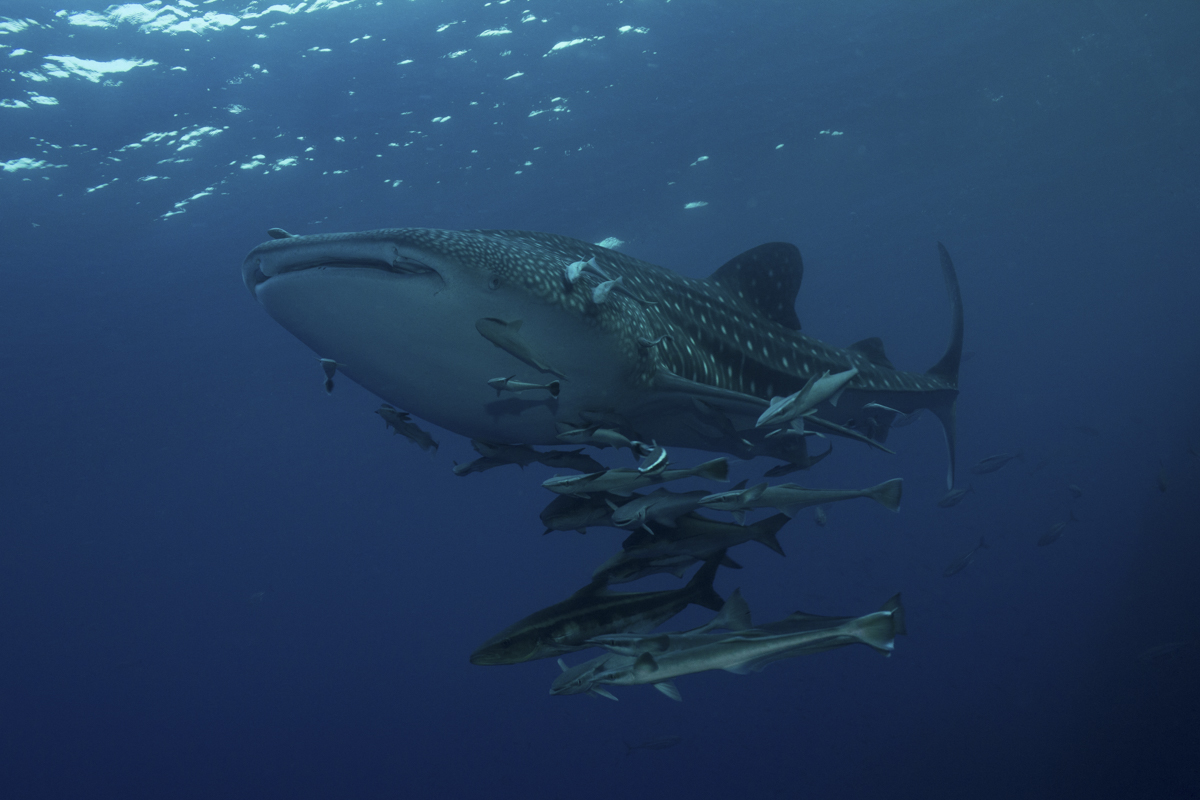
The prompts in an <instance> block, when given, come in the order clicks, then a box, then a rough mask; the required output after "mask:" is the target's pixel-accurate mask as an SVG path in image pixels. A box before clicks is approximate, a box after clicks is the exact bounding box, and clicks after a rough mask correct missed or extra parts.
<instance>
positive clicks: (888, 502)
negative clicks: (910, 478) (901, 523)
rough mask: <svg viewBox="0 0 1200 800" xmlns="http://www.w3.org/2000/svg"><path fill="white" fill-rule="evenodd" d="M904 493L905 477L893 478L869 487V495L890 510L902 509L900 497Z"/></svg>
mask: <svg viewBox="0 0 1200 800" xmlns="http://www.w3.org/2000/svg"><path fill="white" fill-rule="evenodd" d="M903 493H904V479H903V478H892V479H891V480H890V481H884V482H883V483H881V484H879V485H878V486H872V487H871V488H870V489H867V496H868V497H870V498H871V499H872V500H874V501H875V502H876V503H879V505H881V506H883V507H884V508H886V509H887V510H888V511H899V510H900V497H901V495H902V494H903Z"/></svg>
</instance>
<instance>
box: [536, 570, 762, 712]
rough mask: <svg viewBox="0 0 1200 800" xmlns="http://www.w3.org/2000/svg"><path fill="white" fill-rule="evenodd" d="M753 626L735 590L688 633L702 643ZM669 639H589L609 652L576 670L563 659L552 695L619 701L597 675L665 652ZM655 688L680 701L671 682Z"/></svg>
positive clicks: (624, 635)
mask: <svg viewBox="0 0 1200 800" xmlns="http://www.w3.org/2000/svg"><path fill="white" fill-rule="evenodd" d="M752 624H753V623H752V622H751V620H750V606H748V605H747V604H746V601H745V600H744V599H743V598H742V593H741V591H740V590H739V589H734V590H733V592H731V593H730V595H729V599H728V600H726V601H725V605H723V606H721V610H720V611H719V612H718V613H717V616H715V617H713V619H712V620H711V621H710V622H708V623H707V624H705V625H701V626H700V627H698V628H693V629H692V630H690V631H686V632H685V633H688V634H694V635H696V637H697V638H696V639H695V641H700V638H699V637H701V636H702V635H703V634H706V633H711V632H712V631H715V630H731V631H740V630H746V629H747V628H750V627H752ZM667 636H668V634H657V635H655V634H640V633H610V634H606V635H604V636H598V637H596V638H595V639H589V640H588V644H589V645H596V646H599V647H604V648H608V649H609V652H607V653H604V654H603V655H600V656H597V657H596V658H593V659H590V660H588V661H585V662H583V663H582V664H577V665H575V666H574V667H568V666H567V665H566V664H565V663H564V662H563V660H562V659H561V658H560V659H559V660H558V666H559V667H560V668H561V669H562V674H561V675H559V676H558V677H557V678H555V679H554V683H553V685H552V686H551V687H550V694H590V695H594V696H599V697H607V698H608V699H609V700H616V699H617V698H616V697H615V696H614V695H613V694H612V693H611V692H608V691H606V690H604V689H603V688H601V686H600V685H599V684H598V683H596V675H597V674H599V673H600V672H602V671H604V670H605V669H606V668H611V667H616V666H618V665H619V666H628V665H630V664H632V663H633V662H634V661H635V660H636V658H637V656H639V655H641V654H642V653H644V652H647V651H649V652H665V651H666V649H667V646H663V647H661V648H660V647H658V646H657V645H658V644H660V643H662V642H664V641H666V640H667ZM676 640H678V637H677V638H676ZM689 641H692V640H689ZM668 644H669V642H668ZM654 688H656V689H658V690H659V691H661V692H662V693H663V694H665V695H666V696H667V697H670V698H671V699H672V700H679V699H680V697H679V692H678V691H677V690H676V689H675V686H674V684H672V683H669V682H666V683H660V684H656V685H655V687H654Z"/></svg>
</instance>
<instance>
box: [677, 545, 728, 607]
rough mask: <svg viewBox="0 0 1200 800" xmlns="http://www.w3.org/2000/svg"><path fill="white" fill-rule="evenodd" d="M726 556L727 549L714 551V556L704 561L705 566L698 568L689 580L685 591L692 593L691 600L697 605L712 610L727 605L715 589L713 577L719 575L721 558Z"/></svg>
mask: <svg viewBox="0 0 1200 800" xmlns="http://www.w3.org/2000/svg"><path fill="white" fill-rule="evenodd" d="M724 557H725V551H724V550H721V551H720V552H717V553H714V554H713V556H712V557H711V558H710V559H709V560H708V561H705V562H704V566H703V567H701V568H700V569H698V570H696V574H695V575H693V576H692V579H691V580H690V581H688V584H687V586H686V587H684V591H685V592H688V593H689V594H690V595H691V600H690V601H689V602H692V603H695V604H696V605H700V606H704V607H705V608H707V609H710V610H712V611H720V610H721V609H722V608H723V607H724V606H725V601H724V600H722V599H721V595H719V594H717V592H716V590H714V589H713V578H715V577H716V576H717V570H718V569H720V567H721V559H723V558H724Z"/></svg>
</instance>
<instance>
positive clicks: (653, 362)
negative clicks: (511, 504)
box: [242, 228, 963, 484]
mask: <svg viewBox="0 0 1200 800" xmlns="http://www.w3.org/2000/svg"><path fill="white" fill-rule="evenodd" d="M272 235H275V236H278V238H276V239H274V240H272V241H268V242H266V243H264V244H261V245H259V246H258V247H256V248H254V250H253V251H251V253H250V255H249V256H247V258H246V260H245V262H244V264H243V266H242V273H243V278H244V280H245V283H246V286H247V287H248V288H249V289H250V291H251V292H252V293H253V294H254V295H255V297H256V298H257V299H258V300H259V302H260V303H262V305H263V307H264V308H266V310H267V313H269V314H270V315H271V316H272V317H273V318H274V319H275V320H276V321H278V322H279V323H280V324H281V325H283V326H284V327H285V328H286V329H287V330H289V331H291V332H292V333H293V334H295V335H296V336H297V337H298V338H299V339H300V340H301V341H303V342H304V343H305V344H307V345H308V346H309V347H311V348H312V349H313V350H314V351H316V352H317V354H318V355H319V356H321V357H325V358H330V359H334V360H336V361H337V363H338V365H339V369H340V370H341V371H342V372H344V373H345V374H346V375H348V376H349V377H350V378H351V379H352V380H354V381H356V382H358V383H359V384H361V385H362V386H364V387H366V388H367V389H368V390H370V391H372V392H374V393H375V394H377V395H379V396H380V397H381V398H383V399H384V400H386V401H388V402H389V403H392V404H394V405H396V406H398V407H400V408H403V409H404V410H406V411H409V412H411V413H412V414H415V415H416V416H419V417H422V418H424V419H426V420H428V421H430V422H432V423H434V424H437V425H440V426H441V427H443V428H446V429H448V430H450V431H453V432H456V433H460V434H462V435H465V436H470V437H472V438H474V439H478V440H481V441H486V442H496V443H509V444H518V443H519V444H533V445H550V444H561V441H560V440H559V439H558V438H557V435H558V433H559V432H560V431H561V430H562V429H563V428H565V427H586V426H588V425H602V426H605V427H612V428H616V429H618V430H620V431H622V432H623V433H625V434H627V435H629V436H630V437H631V438H637V439H639V440H641V441H657V442H658V443H659V444H661V445H663V446H666V447H671V446H680V447H693V448H698V449H702V450H711V451H716V452H723V453H729V454H732V455H735V456H739V457H742V458H750V457H754V456H756V455H769V456H774V457H777V458H780V459H783V460H784V461H791V462H794V463H797V464H800V465H806V463H807V451H806V450H805V445H804V442H805V441H806V438H805V437H803V436H799V435H792V434H789V435H782V436H780V435H771V436H769V435H768V433H769V432H770V431H769V430H768V429H763V428H755V421H756V419H757V418H758V416H759V415H760V414H762V412H763V410H764V409H766V408H767V405H768V401H769V399H770V398H771V397H773V396H785V395H789V394H791V393H793V392H796V391H798V390H799V389H801V388H802V387H803V386H804V384H805V382H806V381H807V380H808V379H809V378H810V377H811V376H813V375H814V374H821V373H823V372H825V371H826V370H828V371H831V372H841V371H844V370H848V369H851V368H855V367H856V368H857V369H858V374H857V375H855V376H854V378H853V379H852V380H851V381H850V383H849V384H848V386H847V387H846V390H845V392H844V393H843V394H842V395H841V397H840V398H839V399H838V402H837V405H836V406H834V405H832V404H830V403H825V404H823V405H822V406H820V407H819V408H818V409H817V416H818V417H819V418H820V419H823V420H826V421H828V422H830V423H834V424H836V425H840V426H842V427H843V428H844V429H848V430H845V431H844V433H847V434H852V435H854V436H855V437H856V438H864V439H870V440H872V441H874V442H882V441H884V440H885V439H886V437H887V433H888V428H889V426H890V424H891V422H892V421H893V420H894V419H895V418H896V416H897V415H898V414H911V413H913V412H915V411H917V410H919V409H923V408H924V409H929V410H931V411H932V412H933V413H934V414H936V415H937V417H938V418H939V419H940V420H941V422H942V425H943V427H944V429H945V432H946V441H947V444H948V447H949V452H950V470H949V475H948V481H947V482H948V484H952V483H953V474H954V438H955V423H954V407H955V400H956V398H957V396H958V366H959V361H960V359H961V355H962V331H963V322H962V301H961V297H960V295H959V289H958V281H957V278H956V276H955V272H954V266H953V264H952V263H951V261H950V256H949V254H948V253H947V252H946V249H945V248H944V247H942V246H941V245H940V244H939V245H938V248H939V252H940V255H941V265H942V270H943V274H944V277H945V280H946V288H947V291H948V293H949V295H950V303H951V317H952V324H951V338H950V344H949V346H948V347H947V349H946V352H945V354H944V355H943V356H942V358H941V360H939V361H938V362H937V364H935V365H934V366H933V367H932V368H930V369H929V370H927V371H926V372H904V371H900V370H897V369H895V368H894V367H893V366H892V364H891V362H890V361H889V360H888V358H887V356H886V355H885V353H884V349H883V344H882V342H881V341H880V340H879V339H877V338H872V339H866V340H864V341H862V342H858V343H855V344H853V345H851V346H849V347H845V348H839V347H834V346H832V345H828V344H825V343H824V342H821V341H819V340H817V339H814V338H813V337H811V336H807V335H805V334H804V333H801V332H800V322H799V320H798V319H797V317H796V310H795V301H796V294H797V292H798V291H799V289H800V282H801V279H802V277H803V264H802V262H801V259H800V253H799V251H798V250H797V249H796V248H795V247H794V246H793V245H790V244H783V243H771V244H764V245H761V246H759V247H756V248H754V249H752V250H749V251H747V252H745V253H743V254H742V255H740V256H738V257H736V258H734V259H733V260H731V261H729V262H728V263H726V264H725V265H724V266H722V267H721V268H720V269H718V270H717V271H716V272H714V273H713V274H712V275H711V276H710V277H709V278H708V279H705V280H697V279H692V278H686V277H684V276H682V275H679V274H676V273H674V272H671V271H669V270H666V269H663V268H661V267H657V266H655V265H653V264H648V263H646V262H644V261H639V260H638V259H636V258H633V257H631V256H628V255H625V254H623V253H619V252H616V251H614V250H610V249H607V248H604V247H600V246H597V245H592V244H588V243H586V242H582V241H578V240H576V239H571V238H568V237H565V236H557V235H554V234H547V233H533V232H526V231H486V230H473V231H449V230H435V229H425V228H397V229H388V230H376V231H364V232H361V233H344V234H322V235H315V236H290V235H288V234H286V233H283V232H282V231H273V232H272ZM593 258H594V259H595V262H594V264H595V267H597V268H598V269H592V270H584V271H583V272H582V275H581V276H580V277H579V279H578V280H577V281H576V282H574V283H572V282H571V281H569V280H567V279H566V277H565V275H566V267H567V265H568V264H572V263H574V262H577V261H588V260H589V259H593ZM593 273H596V274H593ZM605 278H608V279H617V278H619V279H620V283H619V290H617V291H610V292H608V294H607V297H606V299H604V301H603V302H600V303H597V302H596V301H595V296H594V291H593V290H594V288H595V286H597V285H598V284H599V283H600V282H601V281H603V280H605ZM600 294H601V295H603V292H601V293H600ZM477 323H478V324H477ZM481 334H482V335H481ZM485 337H486V338H485ZM503 337H508V339H507V341H505V340H504V339H503ZM498 340H500V341H498ZM549 372H553V373H555V374H558V375H561V376H563V378H562V380H561V381H560V384H561V389H560V392H559V395H558V396H557V397H543V396H538V395H540V394H541V393H536V392H535V393H529V394H522V395H519V396H516V397H505V398H501V399H497V397H496V392H495V391H494V390H493V388H492V387H490V386H489V385H488V380H490V379H493V378H497V377H504V378H507V377H509V376H514V377H515V378H517V379H519V380H522V381H529V382H534V383H544V382H545V381H546V380H547V373H549ZM810 427H811V426H810ZM828 430H829V429H828V428H827V429H826V431H828ZM835 432H836V429H835Z"/></svg>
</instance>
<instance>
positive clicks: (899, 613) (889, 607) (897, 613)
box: [880, 592, 908, 636]
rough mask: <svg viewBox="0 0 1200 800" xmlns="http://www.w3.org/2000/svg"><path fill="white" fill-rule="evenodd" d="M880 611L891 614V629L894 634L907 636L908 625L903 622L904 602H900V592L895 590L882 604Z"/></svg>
mask: <svg viewBox="0 0 1200 800" xmlns="http://www.w3.org/2000/svg"><path fill="white" fill-rule="evenodd" d="M880 610H881V611H890V612H891V614H892V629H893V633H895V635H896V636H907V635H908V627H907V626H906V625H905V624H904V604H903V603H901V602H900V593H899V592H896V593H895V594H894V595H892V596H891V597H889V598H888V601H887V602H886V603H884V604H883V608H882V609H880Z"/></svg>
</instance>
